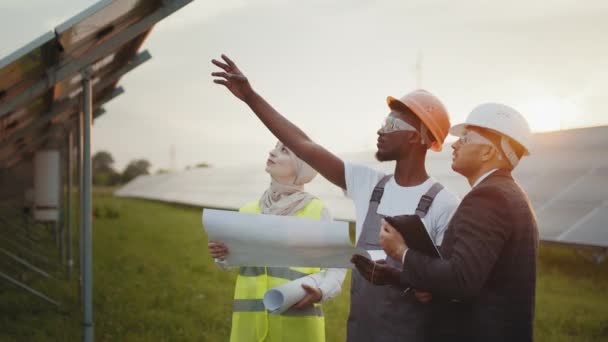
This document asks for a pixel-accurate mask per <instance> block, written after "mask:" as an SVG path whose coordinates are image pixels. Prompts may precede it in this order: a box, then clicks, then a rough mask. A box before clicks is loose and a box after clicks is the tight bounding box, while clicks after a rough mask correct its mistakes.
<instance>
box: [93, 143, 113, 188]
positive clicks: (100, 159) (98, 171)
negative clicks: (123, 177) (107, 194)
mask: <svg viewBox="0 0 608 342" xmlns="http://www.w3.org/2000/svg"><path fill="white" fill-rule="evenodd" d="M113 165H114V158H112V155H111V154H110V152H107V151H99V152H97V153H95V155H93V158H91V169H92V172H93V175H92V176H93V185H97V186H113V185H118V184H120V174H119V173H118V172H116V170H114V167H113Z"/></svg>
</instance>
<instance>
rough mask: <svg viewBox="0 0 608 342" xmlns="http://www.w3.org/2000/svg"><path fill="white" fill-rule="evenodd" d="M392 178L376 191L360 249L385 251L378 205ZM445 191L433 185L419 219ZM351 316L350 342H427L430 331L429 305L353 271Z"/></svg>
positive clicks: (419, 209)
mask: <svg viewBox="0 0 608 342" xmlns="http://www.w3.org/2000/svg"><path fill="white" fill-rule="evenodd" d="M391 177H392V175H386V176H384V177H383V178H382V179H381V180H380V181H379V182H378V184H377V185H376V187H375V188H374V191H373V192H372V196H371V199H370V201H369V209H368V210H367V216H366V217H365V221H364V222H363V229H362V231H361V236H360V237H359V240H358V241H357V247H363V248H365V249H366V250H379V249H382V247H381V246H380V243H379V241H378V234H379V233H380V220H381V219H382V216H381V215H378V213H377V210H378V205H379V204H380V200H381V199H382V195H383V194H384V186H385V185H386V182H387V181H388V180H389V179H390V178H391ZM442 189H443V186H442V185H441V184H439V183H435V184H433V186H432V187H431V188H430V189H429V191H428V192H427V193H426V194H425V195H423V196H422V197H421V198H420V202H419V203H418V207H417V209H416V215H417V216H418V217H420V218H421V219H422V218H424V217H425V216H426V214H427V213H428V211H429V209H430V207H431V204H432V203H433V200H434V199H435V197H436V196H437V194H438V193H439V192H440V191H441V190H442ZM387 263H389V264H391V265H393V266H394V267H398V268H399V269H401V267H402V265H401V260H399V261H397V260H394V259H392V258H390V257H388V256H387ZM350 296H351V301H350V314H349V316H348V324H347V338H346V339H347V341H348V342H359V341H361V342H385V341H400V342H404V341H407V342H411V341H413V342H417V341H425V340H428V336H429V334H428V333H429V328H430V323H431V322H430V321H429V320H430V318H429V315H430V310H431V308H430V305H428V304H424V303H420V302H419V301H418V300H416V298H415V297H414V295H413V293H412V292H408V293H404V291H403V290H402V289H398V288H394V287H391V286H389V285H387V286H377V285H372V284H370V283H369V282H368V281H367V280H366V279H365V278H363V277H362V276H361V274H360V273H359V271H357V269H353V271H352V279H351V292H350Z"/></svg>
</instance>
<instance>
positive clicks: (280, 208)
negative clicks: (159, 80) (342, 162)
mask: <svg viewBox="0 0 608 342" xmlns="http://www.w3.org/2000/svg"><path fill="white" fill-rule="evenodd" d="M279 144H280V145H281V147H282V143H280V142H279ZM289 156H290V157H291V161H292V163H293V164H294V166H295V167H294V168H295V170H296V177H295V180H294V182H293V183H292V184H283V183H279V182H278V181H277V180H276V179H274V178H273V179H272V180H271V182H270V187H269V188H268V189H267V190H266V191H265V192H264V194H263V195H262V197H261V198H260V211H261V213H262V214H270V215H283V216H291V215H294V214H295V213H297V212H298V211H300V210H302V209H303V208H304V207H305V206H306V205H308V203H310V201H312V200H313V199H315V198H316V197H315V196H313V195H311V194H309V193H308V192H306V191H304V184H306V183H309V182H310V181H312V180H313V178H315V176H316V175H317V171H315V169H313V168H312V167H311V166H310V165H308V164H306V163H305V162H304V161H303V160H302V159H300V158H298V157H297V156H296V155H295V154H294V153H293V152H292V151H291V150H289Z"/></svg>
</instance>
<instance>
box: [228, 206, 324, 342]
mask: <svg viewBox="0 0 608 342" xmlns="http://www.w3.org/2000/svg"><path fill="white" fill-rule="evenodd" d="M323 207H324V204H323V202H321V201H320V200H318V199H314V200H312V201H311V202H310V203H309V204H308V205H306V207H304V208H303V209H302V210H300V211H299V212H297V213H296V214H295V215H294V216H297V217H307V218H313V219H320V218H321V210H322V209H323ZM239 211H240V212H245V213H258V214H259V213H260V206H259V203H258V202H257V201H255V202H251V203H248V204H247V205H245V206H244V207H242V208H241V209H240V210H239ZM319 271H320V269H319V268H313V267H306V268H302V267H289V268H283V267H241V268H240V269H239V276H238V277H237V279H236V287H235V290H234V303H233V309H232V311H233V312H232V330H231V332H230V342H251V341H264V342H282V341H289V342H299V341H301V342H314V341H325V320H324V318H323V310H322V309H321V305H320V304H314V305H313V306H310V307H309V308H304V309H301V310H293V309H290V310H287V311H286V312H284V313H283V314H281V315H277V314H271V313H268V311H266V309H265V308H264V303H263V302H262V299H263V298H264V293H265V292H266V290H269V289H271V288H273V287H275V286H278V285H281V284H284V283H287V282H289V281H292V280H295V279H298V278H301V277H304V276H306V275H308V274H313V273H317V272H319Z"/></svg>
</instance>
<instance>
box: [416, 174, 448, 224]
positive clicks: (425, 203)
mask: <svg viewBox="0 0 608 342" xmlns="http://www.w3.org/2000/svg"><path fill="white" fill-rule="evenodd" d="M441 190H443V185H441V184H440V183H435V184H433V186H431V188H430V189H429V191H427V192H426V194H424V195H422V197H420V202H418V207H417V208H416V215H418V217H420V218H424V217H425V216H426V214H428V213H429V209H430V208H431V205H432V204H433V201H434V200H435V197H437V194H439V192H441Z"/></svg>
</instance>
